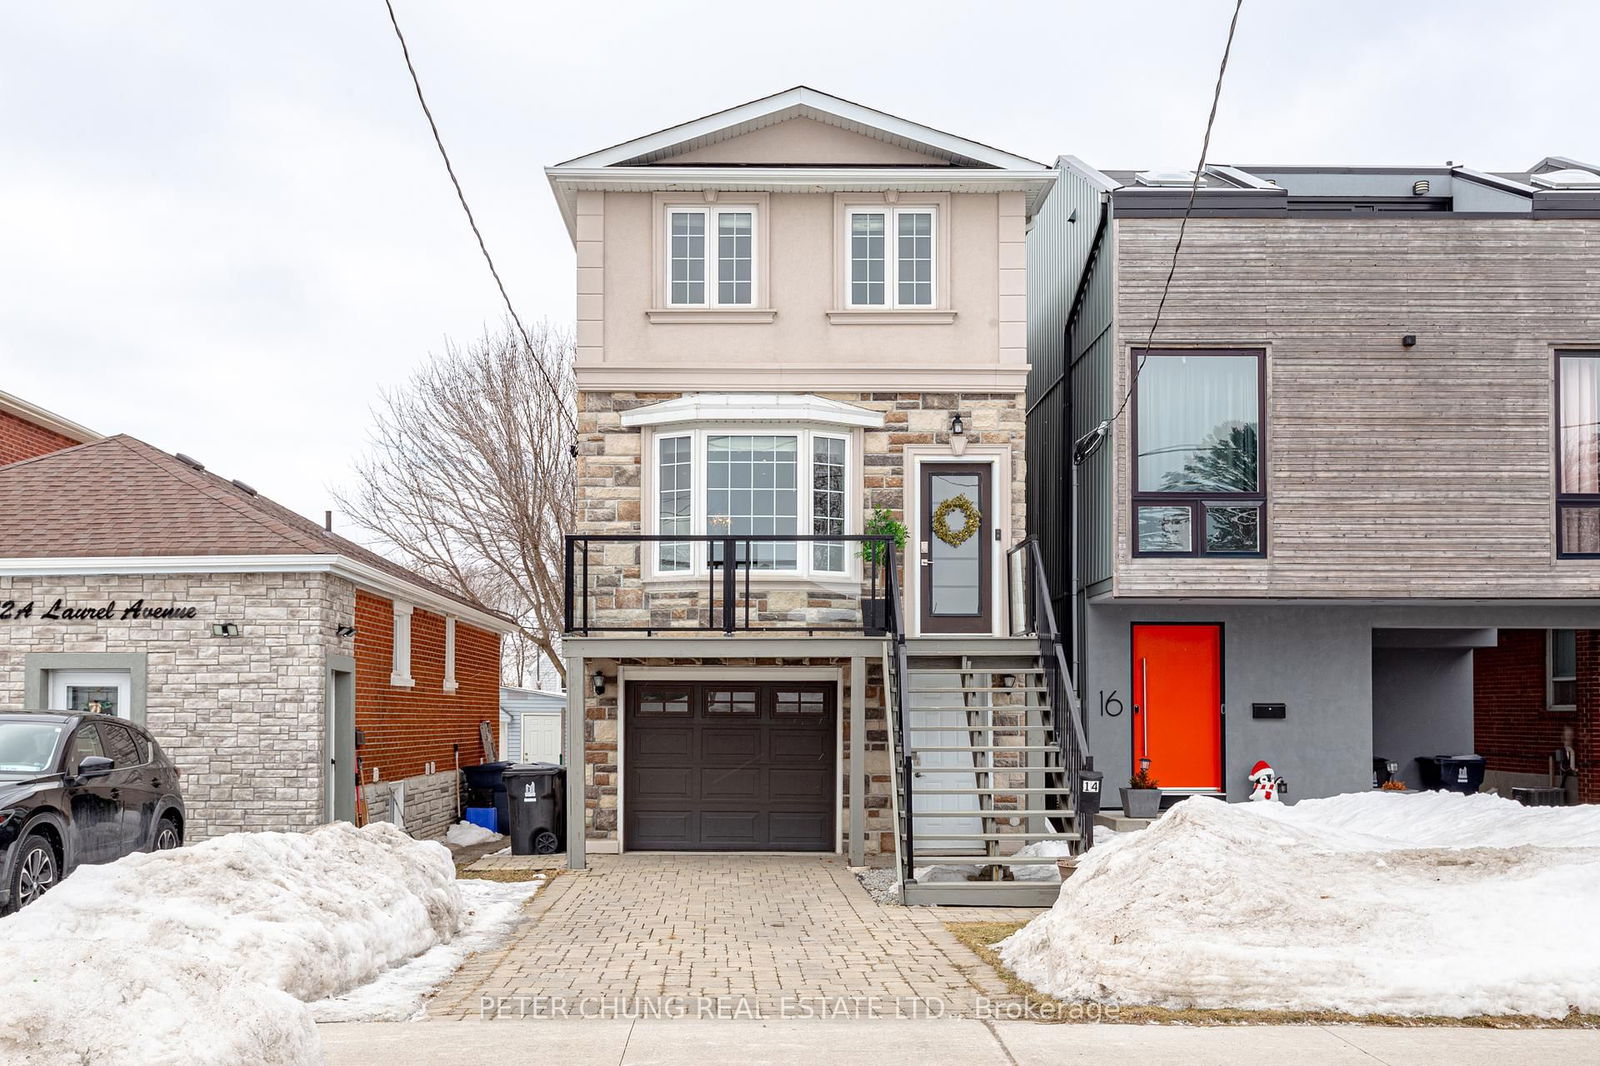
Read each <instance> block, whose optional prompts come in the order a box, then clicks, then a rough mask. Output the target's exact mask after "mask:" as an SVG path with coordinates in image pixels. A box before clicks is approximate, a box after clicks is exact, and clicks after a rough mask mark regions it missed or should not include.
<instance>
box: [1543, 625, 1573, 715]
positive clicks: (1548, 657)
mask: <svg viewBox="0 0 1600 1066" xmlns="http://www.w3.org/2000/svg"><path fill="white" fill-rule="evenodd" d="M1557 632H1562V631H1561V630H1555V629H1547V630H1545V635H1544V706H1545V710H1547V711H1556V712H1563V713H1565V712H1569V711H1573V712H1575V711H1577V709H1578V704H1577V700H1576V698H1574V700H1573V702H1572V703H1557V702H1556V682H1557V681H1571V682H1572V683H1573V687H1574V688H1576V687H1577V681H1578V670H1577V662H1576V661H1574V662H1573V670H1572V674H1571V675H1570V676H1569V675H1565V674H1564V675H1562V676H1560V677H1557V676H1556V633H1557ZM1567 632H1575V631H1570V630H1569V631H1567ZM1573 650H1574V655H1573V658H1574V660H1576V658H1577V655H1576V650H1577V649H1576V648H1574V649H1573Z"/></svg>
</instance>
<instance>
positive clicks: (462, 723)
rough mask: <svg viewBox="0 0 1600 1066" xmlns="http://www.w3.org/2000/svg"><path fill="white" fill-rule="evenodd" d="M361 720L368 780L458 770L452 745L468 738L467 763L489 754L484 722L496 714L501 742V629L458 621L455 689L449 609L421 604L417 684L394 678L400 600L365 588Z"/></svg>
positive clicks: (414, 617) (358, 615)
mask: <svg viewBox="0 0 1600 1066" xmlns="http://www.w3.org/2000/svg"><path fill="white" fill-rule="evenodd" d="M355 626H356V637H355V652H354V655H355V660H356V728H358V729H360V730H361V731H362V732H363V733H364V734H365V736H366V746H365V747H363V748H362V749H361V764H362V771H363V781H364V782H365V783H367V784H372V783H373V770H374V769H376V770H377V771H378V773H379V780H380V781H398V780H403V779H407V778H412V777H418V776H420V775H422V774H424V773H425V772H426V770H427V764H428V763H429V762H432V763H434V764H435V767H434V768H435V770H436V771H438V772H443V771H447V770H451V771H453V770H454V768H455V757H454V754H453V751H452V745H454V744H460V745H461V765H463V766H473V765H476V764H478V763H481V762H483V761H484V760H483V746H482V742H481V741H480V740H479V730H478V725H479V723H480V722H488V723H489V728H490V729H491V730H492V731H493V733H494V735H495V743H496V744H498V743H499V736H498V734H499V729H500V637H499V635H498V634H495V633H490V632H486V631H484V630H481V629H477V628H475V627H473V626H469V625H466V624H465V623H462V622H457V623H456V682H457V684H458V685H459V686H460V687H459V688H458V689H457V690H456V691H455V692H445V691H444V628H445V626H444V617H443V616H442V615H438V614H434V613H432V612H431V611H424V610H422V609H420V608H418V609H416V610H414V611H412V613H411V678H412V680H413V682H414V684H413V685H412V686H411V687H409V688H403V687H399V686H395V685H391V684H390V683H389V681H390V674H391V665H392V663H393V646H394V605H393V603H392V602H391V601H389V600H387V599H384V598H383V597H381V596H376V595H373V594H372V593H369V592H366V591H364V590H360V589H358V590H357V591H356V599H355Z"/></svg>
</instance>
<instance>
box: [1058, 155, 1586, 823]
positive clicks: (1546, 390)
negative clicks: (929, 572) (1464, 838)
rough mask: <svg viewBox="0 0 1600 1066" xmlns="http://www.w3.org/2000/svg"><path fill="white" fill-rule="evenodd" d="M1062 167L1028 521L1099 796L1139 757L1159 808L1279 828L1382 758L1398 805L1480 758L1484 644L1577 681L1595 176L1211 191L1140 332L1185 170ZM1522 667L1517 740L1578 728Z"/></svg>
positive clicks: (1218, 185) (1351, 178) (1202, 195)
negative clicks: (1445, 760) (1250, 818)
mask: <svg viewBox="0 0 1600 1066" xmlns="http://www.w3.org/2000/svg"><path fill="white" fill-rule="evenodd" d="M1057 171H1058V174H1059V180H1058V182H1057V184H1056V186H1055V188H1054V189H1053V191H1052V193H1051V195H1050V197H1049V198H1048V200H1047V201H1046V203H1045V205H1044V207H1043V208H1042V209H1041V210H1040V211H1039V213H1038V215H1037V217H1036V218H1035V219H1034V221H1033V225H1032V227H1031V229H1030V232H1029V237H1028V273H1029V294H1028V356H1029V363H1030V365H1031V370H1030V379H1029V387H1028V397H1027V403H1028V412H1029V414H1028V448H1029V454H1028V464H1027V466H1028V521H1029V528H1030V530H1032V531H1033V532H1034V533H1036V534H1037V535H1038V536H1039V537H1040V538H1041V542H1042V544H1043V545H1044V549H1045V551H1044V556H1045V562H1046V570H1047V572H1048V574H1049V578H1050V582H1049V584H1050V587H1051V588H1052V589H1053V590H1055V594H1056V602H1055V607H1056V611H1057V613H1058V615H1059V616H1060V617H1061V618H1062V619H1063V628H1070V630H1071V641H1070V642H1071V645H1072V650H1071V659H1072V663H1073V673H1074V674H1075V676H1076V678H1077V683H1078V685H1079V687H1080V692H1081V695H1082V697H1083V705H1084V717H1085V725H1086V731H1087V737H1088V742H1089V748H1090V751H1091V752H1092V753H1093V755H1094V756H1095V757H1096V759H1097V761H1098V766H1099V768H1100V769H1102V770H1103V771H1104V772H1105V773H1106V776H1107V786H1108V788H1109V787H1111V786H1113V785H1115V784H1118V783H1120V781H1119V780H1118V779H1120V778H1124V777H1125V776H1126V775H1127V774H1128V773H1129V772H1130V771H1131V770H1132V769H1133V768H1134V767H1135V766H1136V765H1137V763H1138V760H1139V759H1140V758H1143V757H1148V758H1149V759H1150V760H1151V764H1152V765H1151V772H1152V774H1153V775H1154V776H1155V777H1157V778H1158V779H1159V780H1160V782H1161V784H1162V785H1163V786H1164V787H1165V788H1167V789H1168V790H1169V791H1171V792H1174V793H1177V794H1178V795H1185V794H1190V793H1211V794H1218V795H1226V796H1228V797H1229V798H1232V799H1239V798H1242V797H1243V796H1245V795H1247V794H1248V792H1249V788H1250V782H1249V780H1248V774H1249V770H1250V768H1251V766H1252V765H1253V764H1254V763H1255V762H1256V761H1257V760H1263V759H1264V760H1266V761H1267V762H1269V763H1271V764H1272V765H1273V766H1274V767H1275V768H1276V769H1277V770H1278V771H1279V772H1280V773H1281V774H1283V775H1284V776H1285V777H1286V778H1287V780H1288V782H1289V785H1290V791H1289V795H1290V798H1291V799H1295V798H1305V797H1313V796H1323V795H1328V794H1332V793H1338V792H1344V791H1350V790H1355V789H1364V788H1370V787H1372V784H1373V778H1372V773H1373V767H1372V760H1373V759H1374V758H1375V757H1383V758H1386V759H1391V760H1393V761H1395V762H1398V763H1400V764H1401V768H1402V775H1403V776H1404V777H1405V778H1406V779H1407V780H1408V781H1410V782H1411V783H1412V784H1416V783H1417V782H1418V778H1417V766H1416V763H1415V758H1416V757H1417V756H1427V755H1436V754H1458V753H1463V752H1472V751H1473V750H1474V748H1475V747H1477V746H1480V742H1481V743H1483V744H1487V743H1489V741H1488V738H1486V737H1485V736H1482V735H1475V729H1474V685H1475V675H1476V684H1477V685H1478V686H1479V687H1480V688H1485V687H1488V686H1489V684H1490V682H1491V681H1493V680H1495V679H1494V678H1493V670H1494V666H1493V663H1494V662H1495V661H1497V660H1494V659H1492V658H1490V657H1489V656H1490V655H1492V654H1493V653H1491V652H1490V649H1495V648H1496V646H1497V645H1500V644H1501V642H1502V641H1503V640H1504V639H1505V635H1506V634H1507V633H1509V632H1510V631H1513V630H1515V631H1523V630H1539V631H1550V632H1551V633H1552V638H1551V647H1553V648H1556V649H1558V652H1557V654H1556V655H1555V657H1554V658H1553V659H1552V660H1551V661H1552V662H1559V661H1560V660H1562V659H1563V658H1565V659H1570V658H1572V656H1573V653H1572V651H1571V648H1572V647H1573V642H1572V640H1571V639H1570V638H1569V639H1566V640H1563V639H1562V638H1561V636H1560V635H1561V634H1562V633H1564V632H1566V631H1569V630H1577V631H1580V639H1579V641H1578V643H1577V645H1576V647H1577V648H1578V649H1580V650H1579V653H1578V656H1577V657H1578V658H1579V659H1580V660H1581V659H1583V657H1584V656H1589V657H1590V660H1591V665H1592V655H1593V649H1594V648H1595V647H1596V646H1597V645H1596V643H1595V642H1594V639H1593V638H1594V636H1595V635H1594V634H1593V633H1592V632H1590V631H1592V630H1593V629H1594V628H1595V626H1596V618H1597V614H1596V608H1597V606H1600V430H1597V429H1596V427H1597V425H1600V271H1597V270H1596V263H1597V261H1600V259H1597V257H1600V167H1596V166H1591V165H1586V164H1582V163H1578V162H1576V161H1573V160H1570V159H1562V158H1548V159H1545V160H1543V161H1541V162H1540V163H1539V164H1537V165H1536V166H1533V167H1531V168H1529V169H1528V170H1526V171H1521V172H1517V173H1486V172H1481V171H1476V170H1472V169H1469V168H1467V167H1464V166H1457V165H1452V164H1446V165H1444V166H1418V167H1361V166H1331V167H1304V166H1244V165H1241V166H1208V167H1207V168H1206V170H1205V172H1204V174H1203V175H1202V177H1201V184H1200V186H1199V188H1198V191H1197V193H1196V195H1195V198H1194V209H1193V215H1192V217H1191V218H1190V219H1189V221H1188V223H1187V227H1186V231H1185V232H1184V234H1183V243H1182V254H1181V257H1180V258H1179V260H1178V263H1177V268H1176V273H1175V275H1173V277H1172V283H1171V287H1170V291H1169V292H1168V294H1167V296H1166V299H1165V302H1164V306H1161V305H1162V292H1163V286H1164V283H1165V282H1166V281H1167V278H1168V272H1169V268H1170V266H1171V263H1172V258H1173V249H1174V245H1175V242H1176V241H1177V239H1178V236H1179V231H1180V218H1181V216H1182V215H1183V213H1184V210H1185V207H1186V205H1187V203H1188V201H1189V197H1190V186H1191V182H1192V179H1193V174H1192V173H1188V172H1162V171H1142V172H1140V171H1100V170H1096V169H1094V168H1092V167H1089V166H1087V165H1085V164H1083V163H1082V162H1080V161H1079V160H1077V159H1074V158H1071V157H1063V158H1061V159H1060V160H1058V162H1057ZM1158 308H1159V311H1158ZM1158 313H1159V331H1158V332H1157V333H1156V335H1155V337H1154V340H1153V342H1152V341H1151V339H1150V334H1151V330H1152V323H1153V320H1154V319H1155V318H1156V316H1157V315H1158ZM1107 423H1109V425H1107ZM1075 451H1076V453H1077V459H1078V460H1079V461H1077V462H1076V463H1075V462H1074V453H1075ZM1066 620H1071V625H1070V627H1068V626H1067V625H1066ZM1585 627H1588V630H1585ZM1536 636H1537V634H1536ZM1539 639H1541V640H1542V639H1543V638H1542V637H1540V638H1539ZM1533 646H1534V647H1540V646H1541V645H1539V644H1534V645H1533ZM1563 648H1564V649H1567V650H1566V651H1565V652H1561V651H1560V649H1563ZM1585 649H1587V650H1585ZM1475 659H1476V662H1475ZM1542 665H1543V664H1542V663H1539V662H1535V663H1534V677H1533V678H1532V679H1531V680H1530V681H1528V682H1525V684H1527V685H1537V686H1538V687H1539V691H1538V693H1537V697H1536V699H1535V702H1536V707H1535V711H1534V713H1535V714H1536V715H1542V716H1544V717H1546V718H1548V721H1547V722H1546V723H1545V725H1543V726H1541V727H1540V728H1541V729H1543V730H1544V732H1540V733H1538V734H1537V735H1538V736H1540V737H1542V736H1545V735H1546V734H1550V735H1553V733H1551V731H1552V730H1558V729H1559V725H1560V723H1561V721H1563V720H1567V721H1570V719H1562V718H1561V712H1563V711H1571V710H1573V708H1572V707H1562V706H1558V705H1557V704H1558V703H1559V697H1556V698H1552V699H1551V700H1549V701H1548V702H1547V701H1546V699H1545V695H1544V693H1545V688H1544V680H1545V679H1544V678H1542V677H1540V676H1539V670H1540V667H1541V666H1542ZM1550 669H1552V670H1555V671H1559V670H1561V669H1562V668H1561V667H1560V666H1554V667H1551V668H1550ZM1568 669H1569V670H1570V667H1568ZM1562 681H1563V679H1562V678H1553V682H1552V684H1551V691H1552V692H1560V691H1562V689H1561V688H1560V686H1561V684H1562ZM1567 691H1570V689H1568V690H1567ZM1567 702H1573V701H1571V700H1570V699H1569V700H1568V701H1567ZM1483 732H1485V731H1484V730H1482V729H1480V730H1479V733H1480V734H1481V733H1483ZM1552 743H1553V742H1552ZM1544 750H1548V749H1544ZM1542 764H1543V760H1542V757H1541V758H1538V759H1537V760H1533V761H1530V762H1528V763H1527V765H1528V766H1530V767H1533V768H1537V767H1540V766H1542ZM1494 765H1495V764H1494V762H1493V761H1491V767H1493V766H1494ZM1501 783H1502V784H1504V783H1510V782H1509V781H1505V782H1501Z"/></svg>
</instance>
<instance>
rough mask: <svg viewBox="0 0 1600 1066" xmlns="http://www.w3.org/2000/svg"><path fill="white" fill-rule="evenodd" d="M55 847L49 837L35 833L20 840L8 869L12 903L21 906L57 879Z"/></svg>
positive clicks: (40, 894)
mask: <svg viewBox="0 0 1600 1066" xmlns="http://www.w3.org/2000/svg"><path fill="white" fill-rule="evenodd" d="M60 877H61V871H60V868H59V867H58V866H57V864H56V850H55V848H53V847H51V846H50V841H48V840H46V839H45V838H44V837H42V836H40V835H39V834H37V833H35V834H33V835H31V836H29V837H27V838H25V839H24V840H23V841H22V845H21V847H20V848H19V849H18V851H17V865H16V867H15V869H13V870H12V871H11V906H12V908H13V909H14V910H21V909H22V908H23V907H26V906H27V905H28V904H30V903H32V902H33V901H34V900H36V899H38V898H39V897H40V896H42V895H44V894H45V893H46V892H48V891H49V890H50V889H52V888H54V887H55V884H56V882H57V881H58V880H60Z"/></svg>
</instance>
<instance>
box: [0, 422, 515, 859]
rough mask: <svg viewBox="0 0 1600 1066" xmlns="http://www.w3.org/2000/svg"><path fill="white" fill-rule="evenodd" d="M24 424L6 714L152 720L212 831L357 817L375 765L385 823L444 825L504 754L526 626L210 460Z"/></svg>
mask: <svg viewBox="0 0 1600 1066" xmlns="http://www.w3.org/2000/svg"><path fill="white" fill-rule="evenodd" d="M16 414H17V413H16V412H15V411H14V410H7V411H0V427H3V428H0V432H3V434H4V439H5V441H6V445H7V447H11V448H14V449H18V450H21V451H24V452H26V451H27V450H28V449H30V448H31V449H33V451H34V452H35V454H34V455H33V457H31V458H23V459H22V460H21V461H13V462H11V463H10V464H9V465H4V466H0V513H3V514H4V515H5V516H6V521H5V522H4V523H3V524H0V706H4V707H13V708H15V707H50V708H57V709H66V708H71V709H86V708H88V707H89V706H90V704H91V703H92V704H94V705H95V706H96V707H98V708H99V709H102V710H103V711H105V712H106V713H110V714H115V715H118V716H119V717H124V718H128V719H130V720H132V721H134V722H137V723H139V724H141V725H143V726H145V727H146V728H147V729H149V730H150V731H151V732H152V733H153V734H154V735H155V736H156V738H157V739H158V740H159V741H160V742H161V744H162V746H163V747H164V748H166V749H167V751H168V752H169V753H170V754H171V756H172V758H173V760H174V762H176V763H177V765H178V766H179V768H180V769H181V771H182V773H183V790H184V797H185V800H186V802H187V804H188V813H189V824H188V826H187V827H186V828H187V837H188V839H189V840H191V841H194V840H200V839H204V838H207V837H212V836H216V835H218V834H221V833H229V832H236V831H241V830H262V829H307V828H310V827H312V826H315V825H318V824H321V823H323V822H326V821H329V820H334V819H345V820H348V819H353V818H355V817H357V811H358V804H357V796H358V791H357V773H358V769H357V768H358V765H359V774H360V796H361V798H362V799H364V800H365V805H366V807H367V810H368V815H369V817H370V818H372V819H378V818H389V819H391V820H396V821H399V822H400V823H401V824H403V825H404V826H405V827H406V829H407V830H409V831H410V832H411V833H413V834H414V835H418V836H431V835H437V834H439V833H442V832H443V831H444V829H445V828H446V827H447V826H448V825H449V824H450V823H451V822H452V821H453V820H454V819H455V816H456V810H455V801H456V795H457V790H456V780H457V775H456V767H457V765H458V764H459V765H471V764H474V763H479V762H483V761H485V759H486V758H493V752H494V751H496V750H497V743H498V742H497V737H496V733H497V732H498V728H499V710H498V702H499V686H500V639H501V635H502V634H504V633H506V632H509V631H510V629H511V624H510V623H509V622H508V621H507V620H506V619H505V618H503V617H501V616H499V615H497V614H494V613H492V612H489V611H486V610H485V609H483V608H482V607H481V606H479V605H477V604H475V603H473V602H471V601H469V600H466V599H463V598H462V597H460V596H458V595H457V594H455V593H453V592H451V591H450V590H448V589H446V588H443V587H441V586H439V585H437V584H435V583H433V582H431V581H429V580H427V579H425V578H423V577H420V576H419V575H417V574H415V573H412V572H411V571H409V570H407V569H405V568H403V567H401V566H398V565H396V564H395V563H393V562H391V561H389V560H387V559H385V558H383V557H382V556H379V555H377V554H375V553H373V552H371V551H369V550H367V549H366V548H363V547H361V546H360V545H358V544H355V543H353V542H351V541H349V540H346V539H345V538H343V537H340V536H337V535H335V534H333V533H331V532H329V531H327V530H325V529H324V528H322V526H320V525H318V524H317V523H315V522H312V521H309V520H307V519H306V518H303V517H302V516H300V515H298V514H295V513H294V512H293V511H290V510H289V509H287V508H285V507H282V506H280V505H279V504H276V503H274V502H272V501H271V500H268V499H266V498H265V497H263V496H261V495H260V494H259V493H257V492H256V491H255V490H254V489H252V488H251V487H250V486H248V485H247V484H245V483H243V482H241V481H231V480H229V479H227V478H225V477H219V476H218V475H216V474H214V473H211V472H209V471H207V470H205V469H204V467H203V466H201V465H200V464H199V463H197V462H194V461H193V460H190V459H187V458H184V457H180V456H176V455H171V454H168V453H166V452H163V451H161V450H160V449H157V448H154V447H152V446H150V445H148V444H146V443H144V442H142V441H139V440H135V439H134V438H132V437H127V436H113V437H106V438H99V437H96V436H94V435H92V434H88V435H89V436H90V438H91V439H90V440H89V441H88V442H87V443H75V442H69V444H68V445H67V446H65V447H61V448H55V447H53V445H57V444H60V443H61V441H60V440H57V439H55V438H52V437H51V436H49V434H50V433H52V432H54V433H56V435H57V437H60V438H63V439H64V438H66V436H67V435H66V433H64V432H60V431H59V430H58V429H56V428H53V427H52V426H50V425H47V424H41V423H40V422H39V421H35V422H34V423H33V426H34V429H28V428H27V427H26V426H19V425H17V423H18V422H21V421H24V420H22V419H20V418H18V417H16ZM7 418H9V419H12V421H4V419H7ZM35 430H37V432H36V431H35ZM85 432H87V431H85ZM7 454H8V455H9V454H16V452H15V451H13V452H8V453H7ZM485 727H487V730H488V734H489V735H488V751H487V753H486V751H485V742H484V738H483V735H482V730H483V729H484V728H485ZM358 745H359V746H358ZM358 759H359V762H358Z"/></svg>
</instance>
